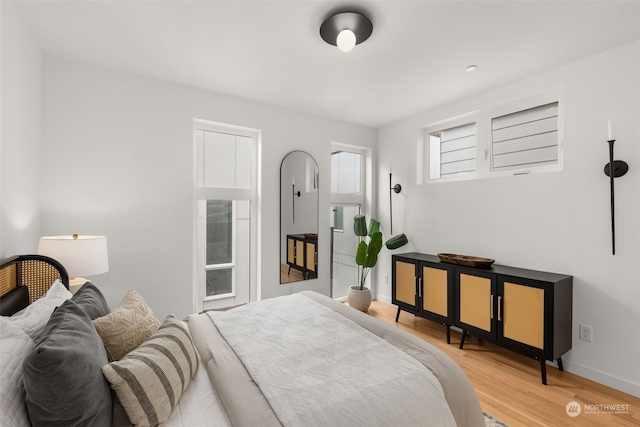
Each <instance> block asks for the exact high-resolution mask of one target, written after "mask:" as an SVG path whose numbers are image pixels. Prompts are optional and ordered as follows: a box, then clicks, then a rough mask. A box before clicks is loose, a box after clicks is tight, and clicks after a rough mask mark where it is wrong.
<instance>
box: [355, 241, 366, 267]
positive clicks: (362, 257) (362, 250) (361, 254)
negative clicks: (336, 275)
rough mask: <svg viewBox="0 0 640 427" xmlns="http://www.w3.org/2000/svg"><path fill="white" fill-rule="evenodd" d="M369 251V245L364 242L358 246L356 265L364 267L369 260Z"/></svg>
mask: <svg viewBox="0 0 640 427" xmlns="http://www.w3.org/2000/svg"><path fill="white" fill-rule="evenodd" d="M368 250H369V245H367V242H365V241H364V240H363V241H361V242H360V244H359V245H358V250H357V251H356V264H358V265H361V266H364V264H365V261H366V259H367V252H368Z"/></svg>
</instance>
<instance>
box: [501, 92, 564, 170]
mask: <svg viewBox="0 0 640 427" xmlns="http://www.w3.org/2000/svg"><path fill="white" fill-rule="evenodd" d="M491 130H492V160H493V170H494V171H501V170H509V169H523V168H529V167H538V166H546V165H553V164H557V163H558V103H557V102H554V103H551V104H546V105H541V106H539V107H535V108H530V109H527V110H523V111H518V112H516V113H511V114H507V115H505V116H501V117H495V118H493V119H492V120H491Z"/></svg>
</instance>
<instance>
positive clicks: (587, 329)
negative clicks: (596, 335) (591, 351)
mask: <svg viewBox="0 0 640 427" xmlns="http://www.w3.org/2000/svg"><path fill="white" fill-rule="evenodd" d="M579 337H580V339H581V340H583V341H589V342H592V341H593V329H592V328H591V326H587V325H582V324H581V325H580V335H579Z"/></svg>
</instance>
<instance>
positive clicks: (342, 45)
mask: <svg viewBox="0 0 640 427" xmlns="http://www.w3.org/2000/svg"><path fill="white" fill-rule="evenodd" d="M336 44H337V45H338V49H340V50H341V51H342V52H351V51H352V50H353V48H354V47H355V46H356V35H355V34H354V33H353V31H351V30H342V31H340V33H339V34H338V37H337V38H336Z"/></svg>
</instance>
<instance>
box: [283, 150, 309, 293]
mask: <svg viewBox="0 0 640 427" xmlns="http://www.w3.org/2000/svg"><path fill="white" fill-rule="evenodd" d="M316 277H318V164H317V163H316V161H315V160H314V159H313V157H311V156H310V155H309V154H308V153H305V152H304V151H292V152H291V153H289V154H287V155H286V156H285V158H284V159H283V160H282V164H281V165H280V283H290V282H297V281H300V280H308V279H313V278H316Z"/></svg>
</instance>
